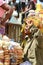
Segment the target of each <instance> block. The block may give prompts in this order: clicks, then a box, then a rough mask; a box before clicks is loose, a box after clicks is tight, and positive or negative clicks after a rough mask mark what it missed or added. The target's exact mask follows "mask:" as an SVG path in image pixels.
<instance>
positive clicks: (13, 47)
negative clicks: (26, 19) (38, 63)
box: [0, 36, 23, 65]
mask: <svg viewBox="0 0 43 65" xmlns="http://www.w3.org/2000/svg"><path fill="white" fill-rule="evenodd" d="M22 57H23V51H22V48H21V46H20V45H19V44H18V43H16V42H13V41H10V39H9V38H7V39H6V36H4V37H3V38H2V40H0V65H17V64H20V63H21V62H22Z"/></svg>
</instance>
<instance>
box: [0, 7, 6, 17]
mask: <svg viewBox="0 0 43 65" xmlns="http://www.w3.org/2000/svg"><path fill="white" fill-rule="evenodd" d="M4 13H5V10H4V9H2V8H1V7H0V18H2V17H3V15H4Z"/></svg>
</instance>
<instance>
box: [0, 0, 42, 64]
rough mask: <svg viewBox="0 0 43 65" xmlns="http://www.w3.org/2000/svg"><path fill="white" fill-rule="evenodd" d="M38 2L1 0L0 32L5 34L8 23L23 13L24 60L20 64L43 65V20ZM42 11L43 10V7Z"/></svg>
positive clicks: (30, 0) (22, 45)
mask: <svg viewBox="0 0 43 65" xmlns="http://www.w3.org/2000/svg"><path fill="white" fill-rule="evenodd" d="M36 4H37V0H0V34H2V35H5V34H6V33H5V26H6V24H7V23H8V22H9V21H10V20H11V18H12V17H14V18H19V17H20V15H19V14H20V13H22V19H21V24H22V29H21V35H22V39H23V40H22V43H21V44H20V45H21V47H22V48H23V58H22V61H23V62H22V63H21V64H19V65H43V24H42V23H41V21H43V20H42V18H40V16H39V14H40V13H38V12H37V11H38V10H37V11H36ZM39 6H40V5H39ZM40 7H41V6H40ZM40 7H39V8H40ZM39 10H40V9H39ZM35 11H36V12H37V13H36V12H35ZM40 11H41V12H43V10H42V9H41V10H40Z"/></svg>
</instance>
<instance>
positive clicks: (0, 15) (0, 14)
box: [0, 0, 13, 34]
mask: <svg viewBox="0 0 43 65" xmlns="http://www.w3.org/2000/svg"><path fill="white" fill-rule="evenodd" d="M12 12H13V9H12V8H11V7H10V6H9V5H8V4H7V3H6V2H5V1H3V0H0V33H2V34H5V22H6V21H7V20H8V19H10V17H11V15H12Z"/></svg>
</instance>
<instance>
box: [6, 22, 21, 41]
mask: <svg viewBox="0 0 43 65" xmlns="http://www.w3.org/2000/svg"><path fill="white" fill-rule="evenodd" d="M20 32H21V24H14V23H7V24H6V35H7V36H8V37H9V38H11V39H14V41H15V42H20Z"/></svg>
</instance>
